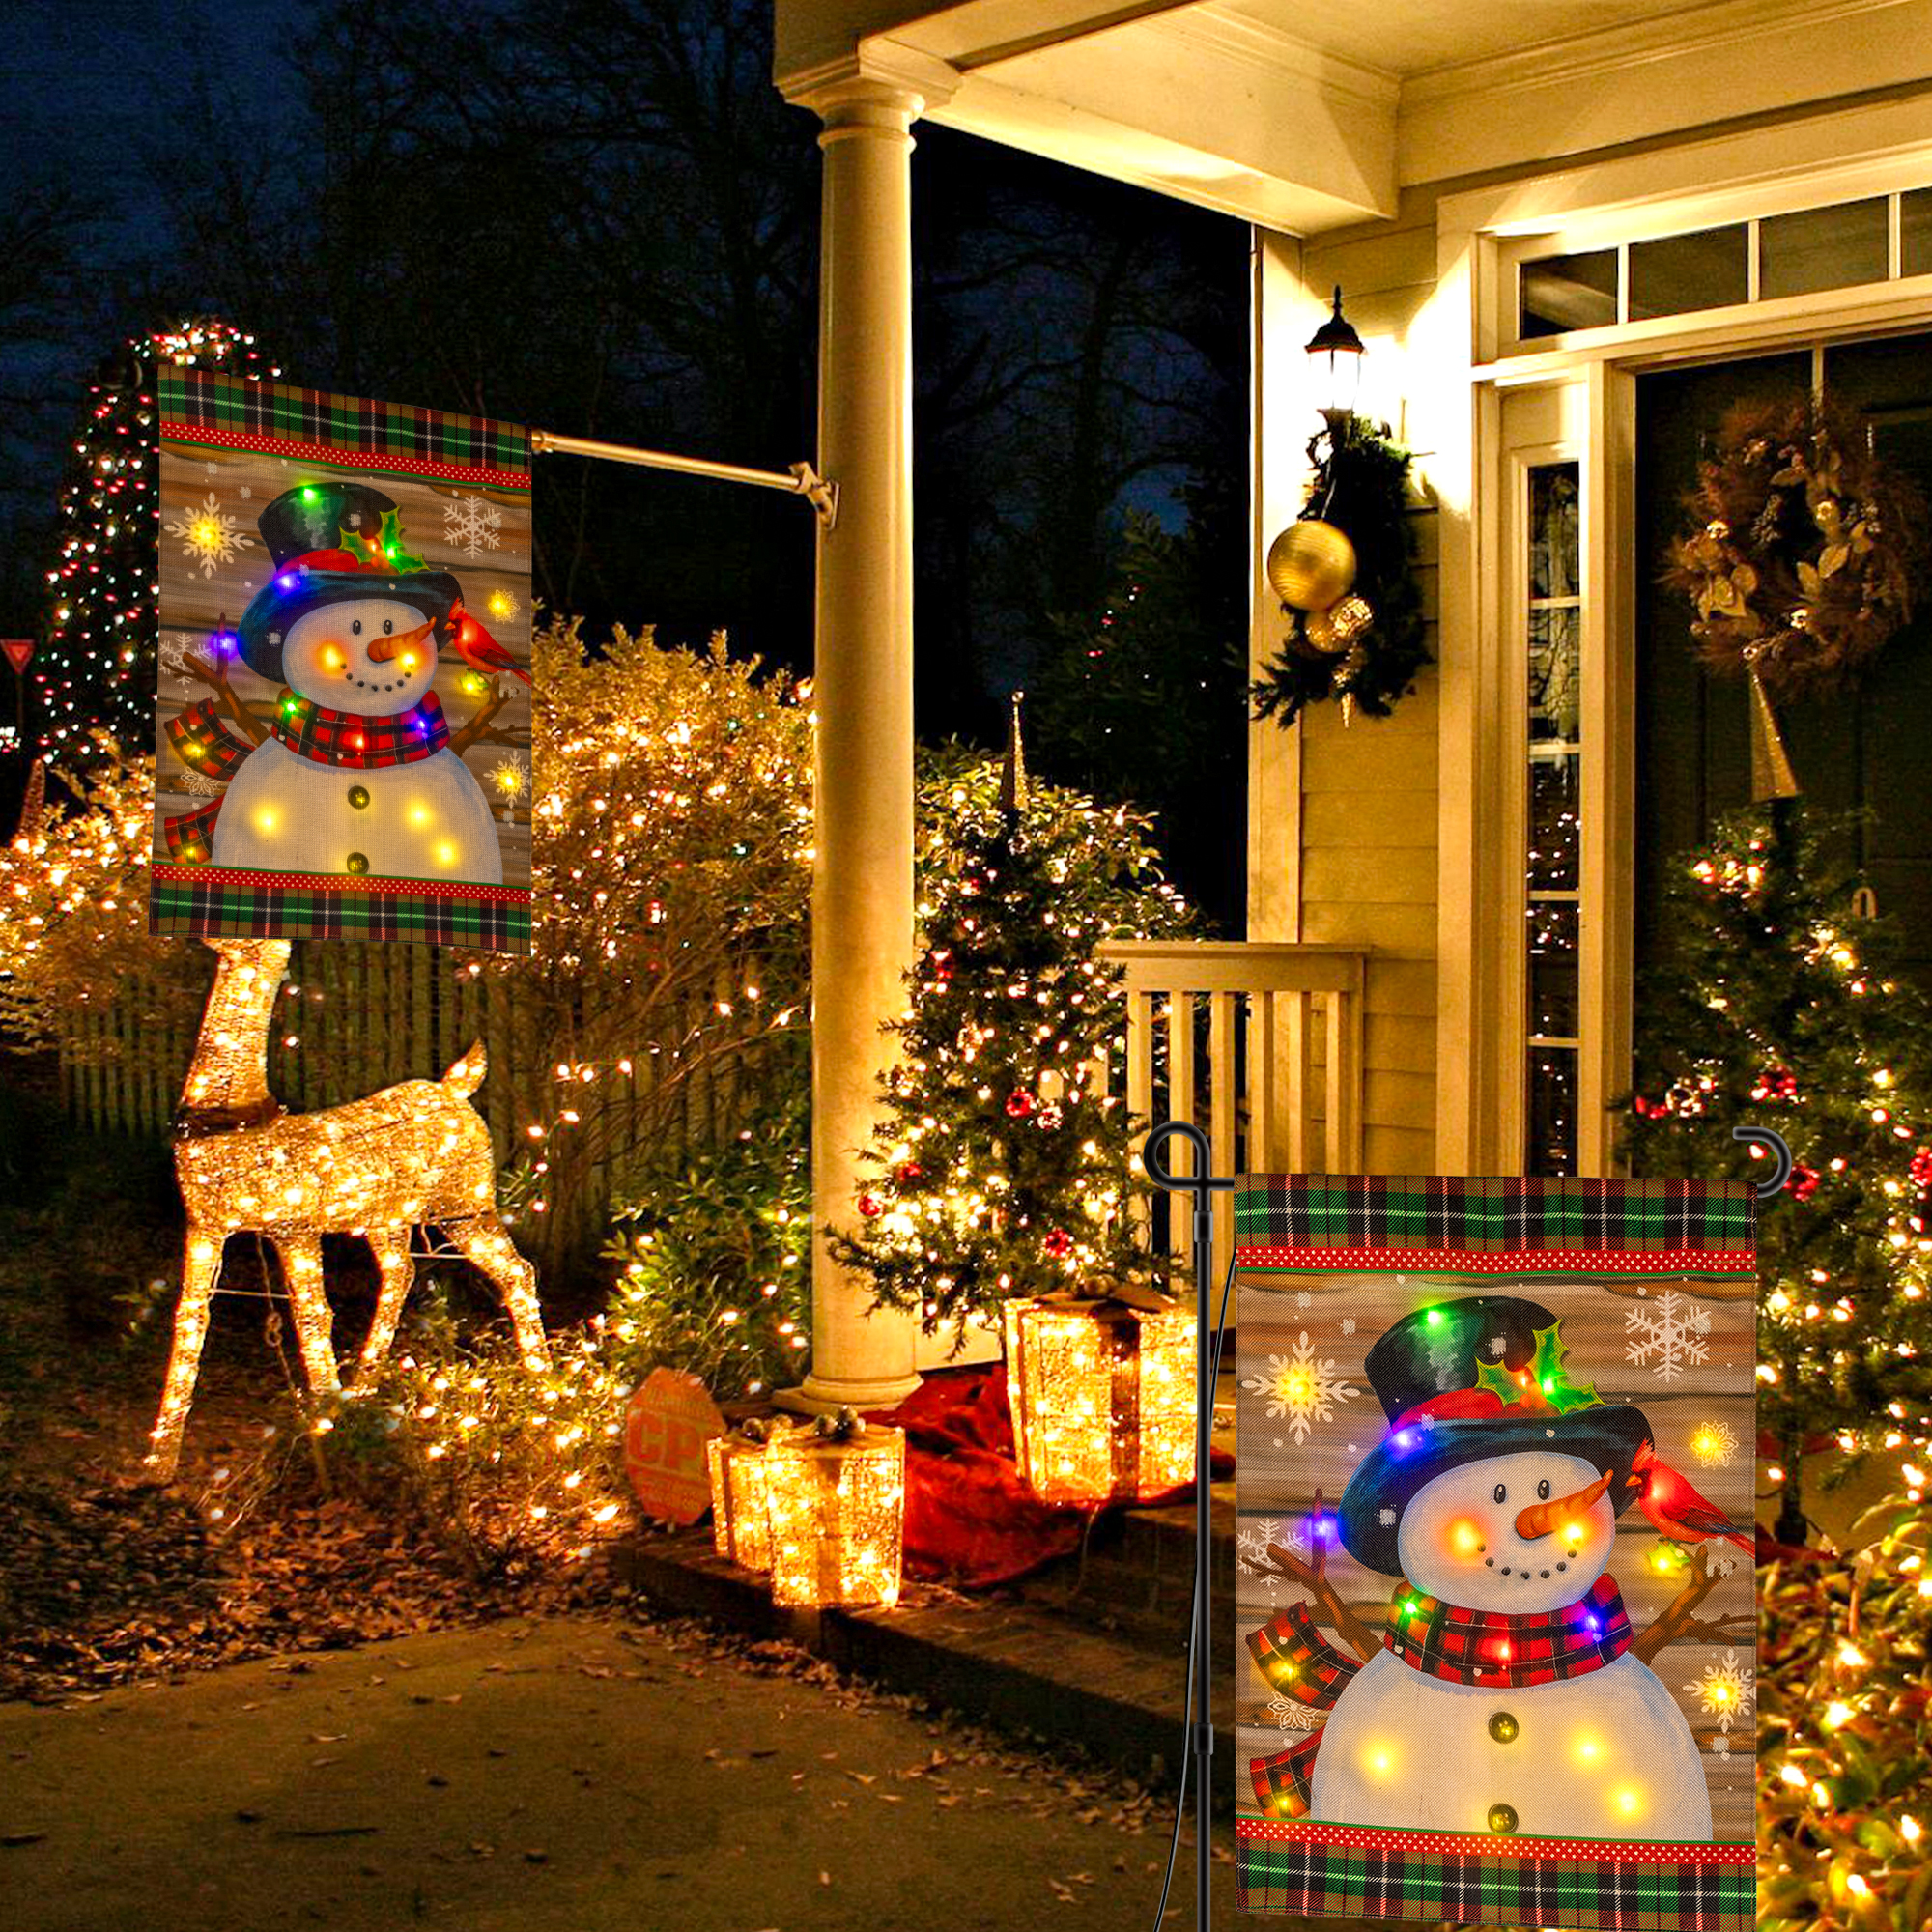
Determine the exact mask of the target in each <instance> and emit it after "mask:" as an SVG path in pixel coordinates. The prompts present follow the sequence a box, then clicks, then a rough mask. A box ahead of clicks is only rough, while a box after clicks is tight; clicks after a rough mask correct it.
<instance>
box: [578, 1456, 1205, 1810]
mask: <svg viewBox="0 0 1932 1932" xmlns="http://www.w3.org/2000/svg"><path fill="white" fill-rule="evenodd" d="M1217 1487H1218V1486H1217ZM1216 1501H1217V1504H1218V1503H1219V1501H1220V1498H1219V1497H1218V1496H1217V1498H1216ZM1230 1507H1231V1508H1232V1504H1231V1505H1230ZM1133 1514H1140V1513H1139V1512H1134V1513H1133ZM1151 1514H1153V1515H1155V1516H1158V1517H1160V1518H1163V1519H1166V1518H1171V1517H1175V1516H1180V1517H1185V1518H1186V1519H1187V1523H1188V1528H1187V1532H1186V1536H1185V1539H1184V1541H1185V1543H1186V1547H1187V1548H1188V1549H1189V1551H1191V1549H1192V1512H1191V1511H1188V1510H1182V1511H1179V1512H1175V1511H1158V1512H1152V1513H1151ZM1123 1528H1124V1526H1123ZM1143 1537H1145V1538H1148V1539H1151V1541H1148V1542H1146V1543H1145V1544H1143V1543H1142V1538H1143ZM1135 1538H1136V1546H1137V1547H1141V1548H1145V1550H1146V1552H1147V1553H1148V1554H1149V1555H1150V1556H1153V1557H1156V1558H1157V1559H1158V1560H1159V1561H1161V1562H1162V1563H1163V1564H1166V1565H1172V1564H1173V1563H1174V1562H1175V1561H1176V1557H1175V1550H1176V1548H1178V1540H1177V1533H1176V1530H1175V1527H1174V1526H1173V1525H1172V1524H1170V1523H1168V1522H1165V1521H1163V1522H1160V1523H1156V1524H1153V1525H1151V1526H1150V1527H1149V1528H1148V1529H1147V1530H1146V1531H1142V1532H1135ZM612 1561H613V1566H614V1568H615V1569H616V1571H617V1573H618V1575H619V1576H621V1577H623V1578H624V1579H625V1580H626V1581H628V1582H630V1583H631V1584H632V1585H633V1586H634V1587H635V1588H637V1589H639V1591H641V1592H642V1593H643V1594H644V1596H645V1597H647V1598H648V1599H649V1600H650V1601H651V1603H652V1604H654V1605H657V1606H658V1607H659V1608H661V1609H663V1610H665V1611H668V1612H669V1613H672V1614H679V1615H687V1616H700V1617H704V1618H707V1619H709V1620H710V1621H712V1622H715V1623H719V1624H722V1625H725V1627H727V1628H729V1629H732V1630H736V1631H740V1632H742V1633H744V1634H746V1635H749V1636H753V1637H766V1638H781V1639H784V1640H787V1641H789V1642H792V1643H796V1644H798V1645H800V1646H801V1647H802V1648H805V1649H807V1650H810V1651H812V1652H814V1653H815V1654H816V1655H818V1656H821V1657H823V1658H825V1659H827V1660H828V1661H829V1662H833V1663H835V1664H837V1665H838V1667H839V1668H840V1669H843V1670H849V1671H851V1672H852V1673H854V1674H855V1675H858V1676H863V1677H865V1678H867V1680H869V1681H870V1682H872V1683H875V1684H878V1685H880V1686H881V1687H882V1688H884V1689H886V1690H895V1691H900V1692H905V1693H908V1694H910V1695H913V1696H916V1697H919V1698H922V1699H923V1700H926V1701H928V1702H931V1703H933V1704H935V1705H939V1706H943V1707H946V1708H950V1709H952V1710H953V1711H956V1712H958V1713H959V1714H960V1715H961V1716H962V1717H965V1718H967V1719H974V1720H977V1721H980V1722H982V1723H987V1724H991V1725H994V1726H996V1727H998V1728H1000V1729H1004V1730H1008V1731H1011V1732H1014V1733H1016V1734H1019V1735H1022V1736H1026V1737H1029V1738H1043V1739H1046V1740H1048V1741H1050V1742H1052V1743H1054V1744H1058V1745H1072V1746H1076V1747H1081V1748H1084V1749H1085V1750H1086V1751H1087V1752H1088V1753H1089V1754H1090V1755H1091V1756H1092V1757H1094V1759H1095V1760H1096V1761H1098V1762H1099V1763H1101V1764H1103V1765H1107V1766H1110V1767H1112V1768H1114V1769H1115V1770H1118V1771H1120V1772H1122V1773H1123V1774H1124V1775H1125V1776H1129V1777H1132V1778H1134V1779H1136V1780H1138V1781H1140V1782H1143V1783H1147V1784H1151V1785H1164V1786H1168V1787H1172V1785H1173V1784H1174V1782H1175V1780H1176V1778H1177V1777H1178V1776H1179V1765H1180V1748H1181V1716H1182V1699H1183V1697H1184V1695H1185V1692H1186V1672H1185V1662H1186V1643H1187V1617H1186V1607H1185V1604H1186V1599H1185V1594H1184V1590H1183V1595H1182V1599H1181V1604H1182V1607H1181V1612H1180V1616H1179V1619H1178V1620H1176V1621H1174V1622H1173V1623H1172V1625H1171V1627H1170V1629H1169V1630H1168V1631H1167V1632H1166V1633H1165V1634H1164V1636H1156V1635H1154V1634H1152V1631H1151V1623H1150V1621H1149V1620H1145V1619H1125V1620H1122V1619H1116V1620H1113V1627H1111V1628H1110V1627H1109V1623H1110V1619H1109V1617H1108V1616H1107V1615H1106V1614H1105V1613H1104V1611H1102V1609H1101V1604H1102V1597H1101V1594H1100V1585H1101V1584H1102V1582H1103V1581H1104V1580H1105V1575H1107V1574H1112V1573H1096V1572H1095V1571H1094V1567H1093V1565H1092V1563H1091V1561H1090V1567H1089V1573H1088V1575H1089V1577H1090V1579H1091V1580H1092V1581H1093V1583H1094V1590H1095V1595H1094V1597H1093V1598H1091V1599H1090V1598H1088V1597H1086V1596H1084V1595H1079V1594H1077V1593H1076V1594H1075V1595H1071V1596H1068V1597H1067V1598H1066V1599H1065V1601H1064V1602H1062V1603H1061V1604H1060V1605H1057V1606H1056V1605H1049V1604H1047V1603H1045V1602H1043V1601H1042V1602H1036V1601H1034V1600H1033V1598H1032V1597H1031V1596H1027V1597H1022V1596H1020V1595H1018V1594H1016V1593H1013V1592H1008V1591H998V1592H991V1593H988V1594H987V1595H984V1596H977V1597H970V1598H962V1597H957V1596H954V1595H952V1593H951V1592H945V1593H941V1592H936V1591H935V1592H932V1593H930V1594H929V1595H925V1593H922V1592H921V1591H919V1590H918V1588H917V1587H916V1586H915V1587H913V1588H912V1589H911V1590H909V1592H908V1598H907V1601H906V1602H904V1603H902V1604H901V1605H899V1606H898V1607H897V1608H895V1609H892V1610H784V1609H780V1608H779V1607H777V1606H776V1605H774V1604H773V1603H772V1600H771V1596H770V1593H769V1591H768V1590H767V1589H766V1587H765V1585H764V1582H763V1580H762V1579H761V1578H759V1577H753V1576H751V1575H749V1574H747V1573H746V1572H745V1571H742V1570H740V1569H738V1568H737V1567H736V1566H735V1565H733V1564H731V1563H729V1562H727V1561H726V1560H725V1558H723V1557H721V1556H720V1555H718V1553H717V1551H716V1550H715V1549H714V1548H713V1547H712V1543H711V1537H710V1532H709V1531H708V1530H692V1531H683V1532H680V1533H678V1534H675V1535H670V1536H654V1537H649V1538H639V1539H637V1540H635V1541H633V1542H630V1543H627V1544H623V1545H620V1546H619V1547H618V1548H617V1550H616V1551H615V1552H613V1558H612ZM1191 1561H1192V1558H1191V1554H1190V1556H1189V1558H1188V1562H1189V1564H1191ZM1190 1574H1191V1572H1190ZM922 1597H923V1598H924V1600H923V1601H922ZM1129 1623H1131V1625H1132V1627H1131V1628H1129V1627H1128V1625H1129ZM1232 1623H1233V1620H1232V1617H1231V1616H1230V1615H1229V1605H1228V1602H1227V1601H1226V1600H1223V1601H1222V1603H1221V1604H1220V1605H1219V1607H1218V1608H1217V1609H1216V1612H1215V1616H1214V1626H1215V1628H1214V1631H1213V1633H1212V1640H1213V1650H1214V1676H1213V1681H1214V1705H1215V1709H1214V1723H1215V1727H1216V1729H1217V1730H1218V1731H1219V1732H1220V1733H1221V1744H1222V1749H1223V1751H1225V1750H1226V1749H1227V1747H1228V1743H1229V1737H1230V1731H1229V1727H1230V1726H1231V1725H1232V1724H1233V1721H1234V1690H1233V1685H1234V1681H1235V1679H1234V1671H1233V1668H1232V1651H1231V1646H1232ZM1227 1763H1228V1759H1227V1758H1226V1757H1225V1756H1223V1755H1219V1754H1217V1758H1216V1766H1217V1774H1216V1776H1215V1779H1214V1783H1215V1789H1216V1802H1217V1805H1218V1806H1220V1807H1222V1808H1226V1807H1228V1806H1231V1805H1232V1803H1233V1795H1234V1794H1233V1784H1232V1782H1231V1779H1230V1777H1229V1776H1228V1775H1227V1773H1226V1766H1227Z"/></svg>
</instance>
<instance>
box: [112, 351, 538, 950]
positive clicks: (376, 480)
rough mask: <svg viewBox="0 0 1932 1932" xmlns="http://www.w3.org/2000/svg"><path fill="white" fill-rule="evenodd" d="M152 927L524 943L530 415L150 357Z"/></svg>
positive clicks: (234, 934) (525, 946)
mask: <svg viewBox="0 0 1932 1932" xmlns="http://www.w3.org/2000/svg"><path fill="white" fill-rule="evenodd" d="M159 403H160V413H161V475H160V495H161V574H160V630H161V650H160V690H159V694H158V696H159V717H158V740H157V753H158V760H157V772H158V777H157V782H156V822H155V850H154V874H153V888H152V896H151V903H150V917H149V925H150V929H151V930H152V931H154V932H156V933H194V934H201V935H204V936H206V937H210V938H231V939H232V938H257V939H412V940H423V941H435V942H439V943H441V944H446V945H455V946H469V947H482V948H489V949H493V950H497V951H500V952H528V951H529V946H530V832H529V810H528V807H529V793H530V763H529V748H530V694H529V682H530V677H529V670H528V668H527V659H528V639H529V608H530V582H529V570H530V560H529V559H530V515H529V501H530V498H529V482H530V478H529V440H528V437H527V435H526V432H525V431H524V430H522V429H520V428H517V427H515V426H513V425H511V424H508V423H498V422H489V421H485V420H483V419H481V418H479V417H474V416H461V415H448V414H444V413H442V412H439V411H435V410H420V409H410V408H405V407H400V406H398V405H395V404H389V403H372V402H363V401H360V400H357V399H356V398H354V397H348V396H334V395H327V394H323V393H321V392H318V391H316V390H312V389H300V388H293V387H289V386H287V385H284V384H269V383H246V382H240V381H236V380H234V379H232V378H229V377H225V376H221V375H217V374H214V373H213V372H210V371H205V370H199V369H174V370H168V371H165V372H164V373H163V374H162V376H161V379H160V391H159Z"/></svg>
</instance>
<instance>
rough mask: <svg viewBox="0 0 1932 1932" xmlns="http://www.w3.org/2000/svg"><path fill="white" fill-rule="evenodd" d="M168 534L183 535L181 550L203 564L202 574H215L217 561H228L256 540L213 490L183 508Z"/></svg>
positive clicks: (205, 575) (180, 536)
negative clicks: (192, 505) (204, 497)
mask: <svg viewBox="0 0 1932 1932" xmlns="http://www.w3.org/2000/svg"><path fill="white" fill-rule="evenodd" d="M168 534H169V536H171V537H179V538H180V539H181V547H182V554H183V555H184V556H185V557H186V558H187V560H188V562H189V563H191V564H193V563H198V564H200V565H201V574H202V576H203V577H213V575H214V567H215V565H216V564H221V563H226V562H227V561H228V560H229V558H230V557H232V556H235V555H237V554H239V553H240V552H241V551H244V550H247V549H248V548H249V547H250V546H251V545H252V544H253V543H254V541H255V539H254V538H253V537H251V536H250V535H249V534H248V533H247V531H245V530H244V529H242V528H241V526H240V525H239V524H237V523H236V521H235V519H234V518H233V517H231V516H230V515H229V514H228V512H227V511H226V510H224V509H223V508H222V507H221V498H220V497H217V496H216V495H215V494H214V492H213V490H211V491H210V492H209V493H208V497H207V500H206V501H205V502H203V503H201V504H199V505H197V506H196V507H194V508H192V509H187V510H184V511H183V512H182V513H181V515H180V516H179V517H177V518H176V519H175V520H174V522H173V523H171V524H170V525H169V526H168Z"/></svg>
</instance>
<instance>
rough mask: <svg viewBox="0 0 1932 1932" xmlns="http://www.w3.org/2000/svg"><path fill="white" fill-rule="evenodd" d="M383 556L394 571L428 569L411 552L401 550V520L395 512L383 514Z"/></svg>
mask: <svg viewBox="0 0 1932 1932" xmlns="http://www.w3.org/2000/svg"><path fill="white" fill-rule="evenodd" d="M383 554H384V556H386V557H387V558H388V560H389V564H390V567H391V568H392V569H395V570H399V571H406V570H426V569H427V568H428V567H429V566H428V565H427V564H426V563H425V562H424V560H423V559H422V558H421V557H419V556H417V555H416V554H415V553H414V552H413V551H409V550H405V549H404V548H403V519H402V515H401V513H400V512H399V511H396V510H384V512H383Z"/></svg>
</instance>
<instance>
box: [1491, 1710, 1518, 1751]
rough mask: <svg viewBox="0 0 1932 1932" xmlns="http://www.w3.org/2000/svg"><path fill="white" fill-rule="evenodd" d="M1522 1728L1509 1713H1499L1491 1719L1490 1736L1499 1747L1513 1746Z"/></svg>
mask: <svg viewBox="0 0 1932 1932" xmlns="http://www.w3.org/2000/svg"><path fill="white" fill-rule="evenodd" d="M1520 1728H1521V1726H1520V1725H1519V1724H1518V1722H1517V1720H1516V1719H1514V1718H1513V1717H1511V1716H1510V1714H1509V1713H1508V1712H1507V1711H1497V1712H1494V1713H1492V1716H1491V1718H1490V1735H1491V1737H1492V1738H1494V1739H1495V1741H1496V1742H1497V1744H1499V1745H1513V1744H1515V1743H1516V1734H1517V1732H1518V1731H1519V1730H1520Z"/></svg>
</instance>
